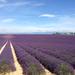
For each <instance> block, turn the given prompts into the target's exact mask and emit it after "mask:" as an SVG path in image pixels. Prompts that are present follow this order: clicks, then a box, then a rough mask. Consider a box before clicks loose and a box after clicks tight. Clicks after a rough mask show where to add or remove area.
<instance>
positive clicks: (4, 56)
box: [0, 43, 16, 71]
mask: <svg viewBox="0 0 75 75" xmlns="http://www.w3.org/2000/svg"><path fill="white" fill-rule="evenodd" d="M3 61H4V62H5V63H7V64H9V65H10V69H11V71H15V70H16V68H15V65H14V59H13V55H12V51H11V48H10V45H9V43H8V44H7V45H6V47H5V48H4V50H3V52H2V53H1V55H0V63H2V62H3Z"/></svg>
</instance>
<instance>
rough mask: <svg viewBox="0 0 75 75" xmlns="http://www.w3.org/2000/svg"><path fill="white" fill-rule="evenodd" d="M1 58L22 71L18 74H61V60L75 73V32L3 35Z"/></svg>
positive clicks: (0, 50)
mask: <svg viewBox="0 0 75 75" xmlns="http://www.w3.org/2000/svg"><path fill="white" fill-rule="evenodd" d="M2 60H5V61H6V63H8V64H10V65H11V67H10V68H11V72H18V73H19V72H20V71H21V72H20V73H21V74H18V75H39V74H40V75H54V74H55V75H61V74H60V73H59V72H60V66H61V65H62V64H64V65H66V66H67V68H68V72H70V73H71V74H70V75H75V74H74V70H75V35H59V34H51V35H31V34H29V35H28V34H25V35H22V34H21V35H16V34H14V35H0V63H1V62H2ZM17 65H19V68H20V70H19V69H18V68H17V67H18V66H17ZM46 70H48V72H50V74H46ZM32 72H34V74H33V73H32ZM31 73H32V74H31ZM16 74H17V73H14V75H16ZM68 75H69V74H68Z"/></svg>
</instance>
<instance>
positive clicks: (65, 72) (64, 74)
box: [59, 64, 74, 75]
mask: <svg viewBox="0 0 75 75" xmlns="http://www.w3.org/2000/svg"><path fill="white" fill-rule="evenodd" d="M59 75H74V74H73V73H72V72H71V71H70V70H69V68H68V66H67V65H65V64H61V65H60V67H59Z"/></svg>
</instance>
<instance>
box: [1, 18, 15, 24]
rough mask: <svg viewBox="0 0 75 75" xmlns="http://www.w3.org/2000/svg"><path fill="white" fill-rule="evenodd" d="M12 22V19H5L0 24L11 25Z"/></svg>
mask: <svg viewBox="0 0 75 75" xmlns="http://www.w3.org/2000/svg"><path fill="white" fill-rule="evenodd" d="M13 21H14V19H13V18H7V19H3V20H2V23H11V22H13Z"/></svg>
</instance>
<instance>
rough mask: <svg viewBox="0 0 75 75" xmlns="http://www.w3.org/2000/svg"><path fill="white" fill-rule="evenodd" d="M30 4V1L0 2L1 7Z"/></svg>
mask: <svg viewBox="0 0 75 75" xmlns="http://www.w3.org/2000/svg"><path fill="white" fill-rule="evenodd" d="M28 4H30V2H15V3H6V4H0V8H2V7H11V6H13V7H15V6H24V5H28Z"/></svg>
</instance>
